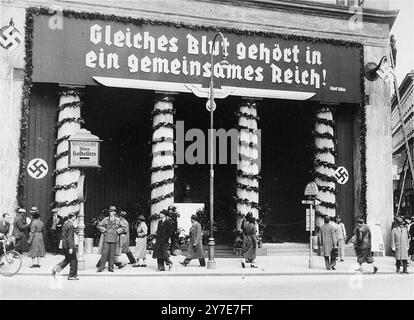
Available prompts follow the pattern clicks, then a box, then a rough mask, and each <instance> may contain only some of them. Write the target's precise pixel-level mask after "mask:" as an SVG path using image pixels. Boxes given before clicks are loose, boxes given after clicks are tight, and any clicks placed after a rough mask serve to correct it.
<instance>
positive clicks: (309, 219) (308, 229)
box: [306, 209, 315, 231]
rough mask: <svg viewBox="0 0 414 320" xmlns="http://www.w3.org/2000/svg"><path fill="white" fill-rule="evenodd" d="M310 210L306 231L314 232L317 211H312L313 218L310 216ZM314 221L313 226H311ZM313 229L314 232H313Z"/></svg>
mask: <svg viewBox="0 0 414 320" xmlns="http://www.w3.org/2000/svg"><path fill="white" fill-rule="evenodd" d="M310 211H311V210H310V209H306V231H314V230H315V210H312V218H311V214H310ZM311 221H312V224H311ZM311 227H312V230H311Z"/></svg>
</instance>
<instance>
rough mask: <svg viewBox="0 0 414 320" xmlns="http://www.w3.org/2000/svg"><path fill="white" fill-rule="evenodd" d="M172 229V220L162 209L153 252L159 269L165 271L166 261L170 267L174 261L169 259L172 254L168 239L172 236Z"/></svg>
mask: <svg viewBox="0 0 414 320" xmlns="http://www.w3.org/2000/svg"><path fill="white" fill-rule="evenodd" d="M171 229H172V226H171V221H170V220H169V219H167V217H166V215H165V212H163V211H161V212H160V221H158V227H157V232H156V236H155V246H154V252H153V254H152V257H153V258H154V259H157V265H158V269H157V271H165V266H164V263H165V264H166V265H168V266H169V269H171V267H172V262H171V261H170V260H169V259H170V255H169V254H168V239H169V238H170V237H171Z"/></svg>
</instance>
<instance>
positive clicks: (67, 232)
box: [52, 213, 79, 280]
mask: <svg viewBox="0 0 414 320" xmlns="http://www.w3.org/2000/svg"><path fill="white" fill-rule="evenodd" d="M75 220H76V215H75V214H74V213H69V214H68V216H67V220H66V222H65V224H64V225H63V227H62V248H63V254H64V255H65V259H63V261H61V262H60V263H58V264H57V265H56V266H54V267H53V268H52V275H53V276H55V275H56V272H60V271H62V270H63V269H65V268H66V266H67V265H68V264H69V265H70V269H69V276H68V280H79V278H78V258H77V257H76V245H75V228H74V226H73V223H74V222H75Z"/></svg>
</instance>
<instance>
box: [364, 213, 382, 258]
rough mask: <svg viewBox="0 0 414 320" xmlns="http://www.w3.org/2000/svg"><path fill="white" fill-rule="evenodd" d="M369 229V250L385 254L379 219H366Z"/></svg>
mask: <svg viewBox="0 0 414 320" xmlns="http://www.w3.org/2000/svg"><path fill="white" fill-rule="evenodd" d="M367 225H368V227H369V229H370V230H371V251H372V252H381V253H382V255H383V256H385V247H384V239H383V237H382V229H381V223H380V222H379V221H367Z"/></svg>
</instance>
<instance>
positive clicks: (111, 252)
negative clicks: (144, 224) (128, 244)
mask: <svg viewBox="0 0 414 320" xmlns="http://www.w3.org/2000/svg"><path fill="white" fill-rule="evenodd" d="M115 213H116V207H115V206H111V207H109V217H106V218H104V219H103V220H102V221H101V222H100V223H99V224H98V229H99V230H100V231H101V232H102V235H101V240H102V243H101V245H102V246H101V249H100V250H99V249H98V252H100V253H101V259H100V260H99V262H98V270H97V272H102V271H103V270H104V269H105V264H106V262H107V261H108V271H109V272H114V265H115V255H116V254H120V252H121V241H120V235H121V234H122V233H125V232H126V228H125V226H124V224H123V223H122V222H121V219H119V218H118V217H116V216H115ZM118 267H119V266H118Z"/></svg>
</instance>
